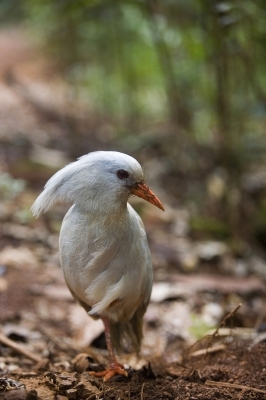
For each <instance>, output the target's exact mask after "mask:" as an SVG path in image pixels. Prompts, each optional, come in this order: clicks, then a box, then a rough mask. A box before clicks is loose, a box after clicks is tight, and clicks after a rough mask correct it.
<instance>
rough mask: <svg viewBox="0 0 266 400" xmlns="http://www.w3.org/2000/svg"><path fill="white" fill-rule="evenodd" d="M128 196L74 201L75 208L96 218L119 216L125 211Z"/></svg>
mask: <svg viewBox="0 0 266 400" xmlns="http://www.w3.org/2000/svg"><path fill="white" fill-rule="evenodd" d="M127 200H128V198H122V199H121V198H119V200H118V199H112V198H99V199H94V201H88V202H86V203H79V202H76V203H75V208H76V209H77V210H78V211H79V212H81V213H85V214H87V215H89V216H90V217H92V216H93V218H97V219H99V220H100V219H109V218H121V216H123V215H125V214H126V213H127V212H128V211H127Z"/></svg>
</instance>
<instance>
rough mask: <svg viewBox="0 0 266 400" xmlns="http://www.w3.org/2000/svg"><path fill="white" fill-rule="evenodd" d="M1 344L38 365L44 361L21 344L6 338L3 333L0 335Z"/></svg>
mask: <svg viewBox="0 0 266 400" xmlns="http://www.w3.org/2000/svg"><path fill="white" fill-rule="evenodd" d="M0 342H1V343H3V344H4V345H6V346H8V347H10V348H11V349H12V350H15V351H16V352H17V353H20V354H23V355H24V356H25V357H27V358H29V359H30V360H32V361H35V362H36V363H38V362H40V361H42V358H41V357H39V356H37V355H36V354H34V353H32V352H31V351H29V350H27V349H25V348H24V347H23V346H21V345H20V344H17V343H16V342H14V341H13V340H11V339H9V338H8V337H6V336H5V335H4V334H3V333H0Z"/></svg>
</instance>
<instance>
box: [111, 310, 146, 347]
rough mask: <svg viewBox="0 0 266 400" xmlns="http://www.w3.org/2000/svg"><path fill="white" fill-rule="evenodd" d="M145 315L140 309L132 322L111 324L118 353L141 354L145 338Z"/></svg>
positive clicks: (113, 342) (112, 335)
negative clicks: (142, 342)
mask: <svg viewBox="0 0 266 400" xmlns="http://www.w3.org/2000/svg"><path fill="white" fill-rule="evenodd" d="M143 314H144V310H142V308H138V309H137V311H136V312H135V314H134V315H133V317H132V318H131V320H130V321H128V322H114V323H112V322H111V324H110V331H111V340H112V344H113V346H114V347H115V349H116V351H117V352H118V353H121V352H128V351H130V352H131V351H134V352H136V353H137V354H139V352H140V346H141V341H142V337H143Z"/></svg>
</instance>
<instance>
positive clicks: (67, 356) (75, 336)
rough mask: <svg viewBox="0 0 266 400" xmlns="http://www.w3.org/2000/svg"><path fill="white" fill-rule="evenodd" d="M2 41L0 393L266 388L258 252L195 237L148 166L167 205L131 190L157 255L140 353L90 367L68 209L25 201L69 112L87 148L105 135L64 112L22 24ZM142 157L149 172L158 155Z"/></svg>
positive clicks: (265, 281)
mask: <svg viewBox="0 0 266 400" xmlns="http://www.w3.org/2000/svg"><path fill="white" fill-rule="evenodd" d="M0 53H1V54H2V61H0V77H1V81H0V87H1V91H0V93H1V94H0V106H1V107H0V127H1V129H0V155H1V157H0V172H1V176H0V307H1V308H0V324H1V329H0V399H3V400H11V399H13V400H15V399H16V400H22V399H28V400H67V399H69V400H72V399H73V400H79V399H80V400H83V399H84V400H85V399H86V400H100V399H103V400H111V399H113V400H118V399H120V400H129V399H140V400H151V399H158V400H160V399H180V400H181V399H182V400H197V399H201V400H213V399H237V400H242V399H243V400H245V399H266V335H265V323H266V311H265V310H266V307H265V300H266V261H265V260H266V257H265V252H263V251H261V249H257V248H255V249H254V248H252V247H251V246H249V245H247V244H245V246H244V247H243V250H238V251H237V252H236V251H235V250H234V249H232V248H231V247H230V246H228V244H227V243H223V242H218V241H214V240H208V241H202V240H199V239H195V238H191V237H190V235H189V231H188V229H187V228H188V211H187V210H186V209H185V208H180V205H179V206H178V205H176V206H175V207H174V208H173V206H171V205H170V204H173V203H172V202H171V200H169V201H168V197H167V194H166V193H164V191H163V188H158V187H156V176H155V177H154V179H153V182H149V183H150V184H151V186H152V188H153V190H154V191H155V192H156V193H158V195H159V197H161V195H162V198H163V202H164V204H165V208H166V211H165V213H161V214H159V213H158V211H157V210H155V208H153V207H152V206H149V205H148V204H143V203H144V202H141V201H138V200H136V199H135V200H134V205H135V207H136V209H137V210H138V211H139V212H140V214H141V217H142V219H143V221H144V224H145V228H146V231H147V235H148V240H149V243H150V248H151V253H152V258H153V266H154V288H153V292H152V297H151V302H150V305H149V307H148V310H147V312H146V314H145V317H144V332H145V336H144V340H143V346H142V351H141V355H140V357H139V359H137V358H136V356H135V355H132V354H122V355H119V360H120V361H121V362H123V363H124V364H125V365H126V367H127V369H128V377H127V378H125V377H123V378H122V377H115V378H113V379H112V380H110V381H108V382H103V380H102V379H100V378H95V377H93V376H91V375H90V374H89V371H95V370H100V369H101V368H103V367H104V365H106V363H107V351H106V347H105V342H104V338H103V326H102V324H101V321H93V320H92V319H91V318H89V317H88V316H87V315H86V313H85V311H84V310H82V309H81V307H80V306H79V305H77V304H76V303H75V302H74V300H73V299H72V297H71V295H70V293H69V291H68V289H67V287H66V285H65V282H64V279H63V275H62V272H61V270H60V263H59V255H58V233H59V230H60V224H61V221H62V218H63V216H64V213H65V211H66V210H65V208H62V207H58V208H55V209H54V210H52V211H51V212H50V213H49V214H47V215H45V216H44V217H43V218H41V219H39V220H37V221H36V220H34V219H33V217H32V215H31V213H30V211H29V210H30V206H31V205H32V203H33V201H34V200H35V198H36V196H37V195H38V193H39V192H40V191H41V188H42V186H43V184H44V183H45V182H46V180H47V179H48V178H49V177H50V176H51V175H52V174H53V173H54V172H55V171H56V170H58V169H59V168H60V167H62V166H63V165H65V164H66V163H67V162H68V161H69V159H70V157H73V153H72V154H71V152H70V150H69V149H73V142H71V140H70V137H69V136H68V133H67V132H66V131H67V125H68V123H69V124H70V125H71V127H73V126H79V128H80V131H79V132H81V136H80V137H79V139H80V138H82V137H83V138H87V137H89V142H88V143H89V150H95V149H98V148H102V149H105V146H106V141H103V142H102V143H101V142H100V140H101V135H99V136H97V137H95V136H93V135H91V136H90V134H89V133H87V132H86V131H83V126H85V125H86V126H89V127H91V125H90V124H92V123H94V122H92V119H90V121H89V122H88V124H85V125H84V124H83V122H84V121H83V120H82V118H81V117H80V114H79V111H80V110H74V111H75V112H73V115H72V114H71V115H70V109H71V108H72V105H71V104H67V105H66V104H64V102H63V101H62V99H63V98H64V95H63V94H62V93H65V90H66V89H65V88H63V89H62V82H61V81H60V82H58V80H52V78H51V76H50V75H49V73H51V74H52V70H51V69H49V68H47V66H45V62H44V60H43V59H42V58H40V57H38V55H37V56H36V53H34V51H33V50H32V48H31V46H30V45H29V44H28V42H27V40H26V39H25V37H24V36H23V34H22V33H21V32H20V31H16V30H12V31H2V32H0ZM7 72H8V74H7ZM48 77H49V78H48ZM55 93H56V98H55ZM55 104H56V106H57V107H58V109H57V108H56V106H55ZM74 115H78V116H79V117H78V120H76V119H74V118H76V117H74ZM95 123H96V122H95ZM75 124H76V125H75ZM79 124H80V125H79ZM91 130H92V131H93V129H91ZM83 132H84V134H83ZM89 132H90V131H89ZM86 135H87V136H86ZM88 135H89V136H88ZM86 143H87V142H86ZM51 149H52V150H51ZM74 153H75V152H74ZM36 160H37V161H38V162H36ZM145 167H146V168H145V170H146V171H147V172H148V175H149V168H150V169H154V163H147V165H146V166H145ZM150 175H151V176H152V175H153V174H150ZM21 179H23V180H21ZM160 190H161V191H160Z"/></svg>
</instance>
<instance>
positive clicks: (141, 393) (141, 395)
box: [140, 383, 145, 400]
mask: <svg viewBox="0 0 266 400" xmlns="http://www.w3.org/2000/svg"><path fill="white" fill-rule="evenodd" d="M144 385H145V383H143V384H142V386H141V392H140V399H141V400H143V399H144V397H143V392H144Z"/></svg>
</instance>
